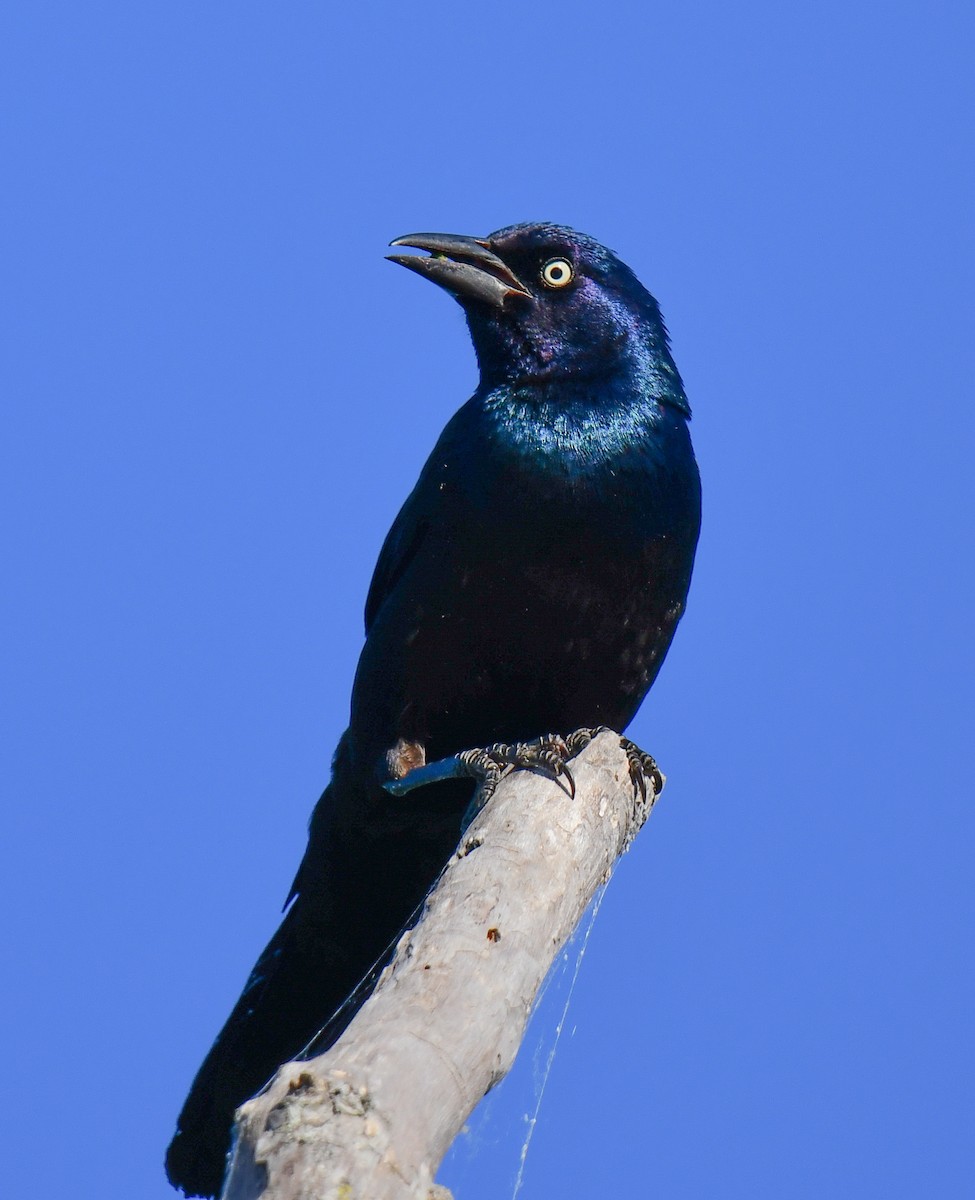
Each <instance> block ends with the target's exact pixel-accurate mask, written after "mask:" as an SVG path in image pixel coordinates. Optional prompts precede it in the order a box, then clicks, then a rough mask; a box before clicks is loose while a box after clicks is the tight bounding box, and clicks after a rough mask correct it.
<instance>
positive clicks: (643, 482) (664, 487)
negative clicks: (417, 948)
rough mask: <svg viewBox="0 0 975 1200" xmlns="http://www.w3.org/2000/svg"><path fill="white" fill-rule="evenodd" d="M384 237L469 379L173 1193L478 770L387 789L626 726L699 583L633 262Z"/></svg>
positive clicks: (446, 838) (224, 1038) (562, 235)
mask: <svg viewBox="0 0 975 1200" xmlns="http://www.w3.org/2000/svg"><path fill="white" fill-rule="evenodd" d="M393 245H394V246H406V247H412V248H415V249H419V250H425V251H429V252H430V253H429V256H428V255H391V256H390V257H391V258H392V261H394V262H397V263H401V264H402V265H403V266H405V267H409V268H410V269H411V270H413V271H416V272H418V273H419V274H421V275H425V276H427V278H429V279H431V280H433V282H434V283H437V284H439V285H440V286H441V287H443V288H445V289H446V290H447V291H448V292H450V293H452V294H453V295H454V296H455V297H456V299H457V300H458V301H459V302H460V304H461V305H462V306H463V308H464V312H465V314H466V317H467V323H468V326H469V328H470V333H471V338H472V340H473V343H474V349H475V351H476V353H477V361H478V366H479V368H480V376H481V378H480V383H479V385H478V388H477V391H476V392H475V393H474V395H473V396H472V397H471V399H470V400H469V401H468V402H467V403H466V404H465V405H464V406H463V408H461V409H460V411H459V412H458V413H457V414H456V415H455V416H454V417H453V419H452V420H451V421H450V422H449V423H448V425H447V427H446V429H445V430H444V432H443V434H442V435H441V437H440V440H439V441H438V442H437V445H436V446H435V448H434V450H433V453H432V454H431V456H430V458H429V460H428V461H427V464H426V466H425V467H424V468H423V471H422V472H421V474H420V478H419V481H418V482H417V485H416V487H415V488H414V489H413V491H412V493H411V494H410V496H409V497H408V498H407V500H406V503H405V504H404V505H403V508H402V510H401V511H400V513H399V516H398V517H397V518H396V520H395V522H394V523H393V527H392V529H391V530H390V532H389V534H388V536H387V538H386V542H385V544H384V546H383V548H382V552H381V553H380V556H379V562H378V564H377V566H376V570H375V574H374V576H373V580H372V585H371V587H370V589H369V595H368V599H367V600H366V641H365V645H364V647H363V650H362V656H361V658H360V660H359V666H358V669H357V671H356V677H355V684H354V687H353V691H352V706H351V717H350V721H349V728H348V729H347V731H346V732H345V734H344V735H343V736H342V739H341V741H340V742H339V746H338V749H337V751H336V754H335V759H334V762H333V768H332V779H331V782H330V783H329V785H328V787H327V788H326V790H325V793H324V794H323V796H322V797H321V799H320V800H319V802H318V804H317V806H316V808H315V811H314V813H313V814H312V818H311V825H310V831H309V839H308V848H307V850H306V852H305V856H304V859H303V860H302V863H301V865H300V867H299V868H298V874H297V876H296V878H295V881H294V884H293V886H292V889H291V894H290V896H289V897H288V902H289V903H290V905H291V907H290V908H289V909H288V911H287V914H286V916H285V918H284V921H283V922H282V924H281V927H280V929H279V930H278V932H277V933H276V934H275V935H274V937H273V938H272V939H271V942H270V944H269V945H268V947H267V948H266V949H265V951H264V953H263V954H262V955H261V957H260V959H259V960H258V962H257V965H256V966H255V967H254V970H253V973H252V974H251V977H250V979H249V980H248V983H247V986H246V987H245V989H244V992H243V995H242V996H241V998H240V1000H239V1001H238V1002H237V1006H236V1007H235V1008H234V1010H233V1012H232V1013H231V1015H230V1018H229V1019H228V1021H227V1023H226V1025H225V1026H224V1028H223V1031H222V1032H221V1033H220V1035H219V1037H218V1038H217V1040H216V1042H215V1043H214V1045H213V1048H212V1049H211V1050H210V1053H209V1054H208V1056H207V1058H206V1060H205V1062H204V1063H203V1066H202V1067H201V1068H200V1070H199V1073H198V1074H197V1076H196V1079H195V1081H194V1083H193V1087H192V1089H191V1091H190V1094H189V1097H188V1098H187V1101H186V1104H185V1105H184V1107H183V1111H182V1113H181V1114H180V1117H179V1122H178V1128H177V1133H176V1136H175V1137H174V1139H173V1141H172V1143H171V1145H170V1147H169V1152H168V1155H167V1160H166V1167H167V1172H168V1175H169V1178H170V1180H171V1181H172V1183H173V1184H175V1185H177V1186H179V1187H181V1188H183V1190H184V1191H185V1192H186V1193H187V1194H188V1195H203V1196H209V1195H214V1194H215V1193H217V1192H218V1191H219V1189H220V1186H221V1181H222V1177H223V1174H224V1168H225V1161H226V1154H227V1151H228V1148H229V1141H230V1131H231V1127H232V1123H233V1113H234V1109H235V1108H236V1107H237V1106H238V1105H240V1104H241V1103H242V1102H243V1101H244V1100H246V1099H248V1098H249V1097H250V1096H251V1095H253V1094H254V1093H255V1092H257V1091H258V1090H259V1089H260V1087H261V1086H262V1085H263V1084H264V1083H265V1082H266V1080H267V1079H268V1078H269V1076H271V1075H272V1074H273V1072H274V1071H275V1069H276V1068H277V1067H278V1066H279V1065H280V1064H281V1063H283V1062H285V1061H287V1060H288V1059H291V1058H294V1057H295V1056H297V1055H298V1054H299V1053H300V1052H301V1051H302V1049H303V1048H304V1047H305V1046H306V1045H307V1043H308V1042H309V1041H310V1040H311V1039H313V1038H314V1037H315V1036H316V1034H318V1033H319V1031H320V1030H321V1029H322V1027H323V1026H326V1025H327V1023H328V1022H329V1020H330V1018H332V1017H333V1014H335V1013H336V1012H337V1011H338V1010H342V1012H341V1013H340V1015H339V1017H338V1018H337V1020H336V1021H333V1023H332V1026H331V1028H330V1030H329V1033H328V1034H327V1035H326V1036H325V1037H324V1038H321V1039H319V1040H320V1041H322V1042H327V1041H328V1040H334V1038H335V1037H336V1036H337V1035H338V1033H339V1032H340V1031H341V1028H342V1027H343V1026H344V1024H347V1021H348V1019H349V1018H350V1015H351V1011H352V1008H353V1006H351V1005H347V1006H346V1008H345V1009H343V1003H344V1002H345V1001H346V1000H347V998H348V997H349V995H350V993H352V992H353V991H354V989H356V986H357V984H358V983H359V982H360V980H362V979H363V977H364V976H366V975H367V974H368V972H369V971H370V968H371V967H373V965H374V964H375V963H376V961H377V960H380V959H382V957H383V955H384V954H386V953H388V951H389V948H390V946H391V943H392V942H393V941H394V939H395V938H396V936H397V934H398V933H399V932H400V931H401V930H402V929H403V927H404V926H405V925H407V924H408V923H409V922H410V920H411V919H412V917H413V915H414V913H415V910H416V908H417V906H418V905H419V904H420V903H421V902H422V900H423V897H424V896H425V895H426V893H427V891H428V890H429V888H430V886H431V885H432V884H433V882H434V881H435V880H436V878H437V876H438V875H439V873H440V871H441V870H442V868H443V866H444V864H445V863H446V861H447V859H448V858H449V857H450V855H451V853H452V852H453V850H454V849H455V847H456V844H457V841H458V837H459V834H460V829H461V821H462V816H463V813H464V810H465V808H466V806H467V804H468V802H469V800H470V797H471V789H472V785H471V783H470V781H469V780H468V781H466V782H465V781H464V780H460V779H449V780H447V781H446V782H439V783H426V782H424V783H423V785H422V786H419V787H417V788H416V789H415V790H413V791H411V792H410V795H409V796H408V797H406V798H394V797H392V796H390V794H389V792H388V791H387V790H386V788H385V787H384V784H389V783H390V781H391V780H395V779H398V778H400V777H401V776H403V775H405V774H406V773H407V772H408V771H409V770H410V769H411V768H413V767H422V765H423V764H424V763H433V762H435V761H438V760H443V759H448V758H450V757H451V756H453V755H456V754H458V753H459V752H461V751H463V750H466V749H468V748H471V747H480V746H487V745H490V744H491V743H497V742H509V743H513V742H518V741H524V740H526V739H529V738H533V737H536V736H539V735H542V734H545V733H546V732H547V731H550V730H557V731H559V732H560V733H569V732H570V731H573V730H576V729H578V728H580V727H594V726H600V725H608V726H610V727H612V728H613V729H616V730H620V731H622V730H623V729H625V728H626V726H627V725H628V724H629V722H630V721H631V719H632V718H633V716H634V714H635V713H636V711H637V708H638V707H639V705H640V702H641V701H642V699H643V697H644V696H645V694H646V692H647V689H648V688H649V687H650V685H651V684H652V683H653V681H654V678H655V677H656V675H657V672H658V671H659V669H660V665H661V663H662V662H663V659H664V655H665V654H666V653H667V649H668V647H669V646H670V643H671V639H672V638H673V636H674V630H675V628H676V626H677V622H678V621H679V619H680V617H681V614H682V613H683V611H684V603H685V599H686V596H687V589H688V585H689V584H690V579H691V569H692V566H693V562H694V552H695V547H696V545H697V537H698V530H699V526H700V513H701V493H700V481H699V477H698V471H697V466H696V464H695V461H694V453H693V450H692V449H691V442H690V436H689V434H688V429H687V421H688V418H689V417H690V409H689V407H688V403H687V399H686V397H685V395H684V388H683V385H682V383H681V378H680V375H679V374H678V371H677V368H676V366H675V365H674V361H673V358H672V357H671V353H670V347H669V341H668V337H667V331H666V329H665V327H664V323H663V320H662V318H661V315H660V310H659V308H658V306H657V302H656V300H654V298H653V297H652V296H651V295H650V293H649V292H647V291H646V289H645V288H644V287H643V286H642V285H641V284H640V283H639V281H638V280H637V278H636V276H635V275H634V274H633V273H632V271H630V269H629V268H628V267H626V266H625V265H624V264H623V263H622V262H620V261H619V259H618V258H616V257H615V256H614V255H613V254H612V253H611V252H610V251H609V250H607V249H605V247H603V246H601V245H599V243H598V242H596V241H594V240H593V239H592V238H590V237H587V236H585V235H584V234H580V233H577V232H575V231H573V230H571V229H568V228H565V227H563V226H559V225H513V226H510V227H509V228H506V229H501V230H499V231H498V232H497V233H493V234H491V235H490V236H489V237H487V238H483V239H481V238H470V237H460V236H455V235H447V234H415V235H412V236H409V237H403V238H399V239H397V241H395V242H393ZM427 775H429V772H427ZM417 778H419V779H424V778H425V777H424V775H423V774H422V772H421V773H418V775H417ZM407 783H409V781H407ZM319 1048H323V1047H319Z"/></svg>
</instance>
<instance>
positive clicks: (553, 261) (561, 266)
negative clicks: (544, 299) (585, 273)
mask: <svg viewBox="0 0 975 1200" xmlns="http://www.w3.org/2000/svg"><path fill="white" fill-rule="evenodd" d="M571 280H572V263H570V262H569V260H568V259H567V258H550V259H549V260H548V262H547V263H546V264H545V266H544V267H542V283H544V284H545V286H546V287H550V288H561V287H565V285H566V284H567V283H570V282H571Z"/></svg>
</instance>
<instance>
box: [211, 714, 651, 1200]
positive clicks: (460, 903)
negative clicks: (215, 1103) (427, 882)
mask: <svg viewBox="0 0 975 1200" xmlns="http://www.w3.org/2000/svg"><path fill="white" fill-rule="evenodd" d="M571 770H572V773H573V776H574V778H575V785H576V794H575V797H574V798H572V797H570V796H569V795H568V793H567V791H566V789H565V787H564V785H562V784H559V783H557V782H554V781H553V780H551V779H547V778H545V777H543V776H541V775H537V774H532V773H528V772H524V771H519V772H515V773H513V774H511V775H509V776H508V777H507V778H506V779H504V780H503V781H502V783H501V785H500V787H499V788H498V790H497V792H496V793H495V795H494V797H493V798H492V800H491V802H490V803H489V804H488V805H487V806H486V807H485V808H484V810H483V811H482V812H481V813H480V814H479V816H478V817H477V819H476V820H475V821H474V823H473V824H472V825H471V826H470V828H469V829H468V830H467V832H466V834H465V835H464V838H463V841H462V843H461V845H460V846H459V848H458V851H457V854H456V855H455V857H454V858H453V860H452V861H451V863H450V865H449V867H448V869H447V870H446V871H445V873H444V875H443V877H442V878H441V880H440V882H439V883H438V885H437V887H436V888H435V889H434V891H433V892H432V893H431V895H430V897H429V899H428V900H427V904H426V907H425V910H424V913H423V916H422V918H421V920H420V921H419V923H418V924H417V925H416V927H415V928H414V929H411V930H410V931H409V932H407V933H406V934H404V935H403V937H402V938H401V940H400V943H399V945H398V947H397V949H396V954H395V957H394V958H393V961H392V962H391V963H390V965H389V967H388V968H387V969H386V971H385V972H384V974H383V976H382V978H381V980H380V982H379V984H378V985H377V987H376V989H375V992H374V993H373V995H372V996H371V997H370V999H369V1000H368V1001H367V1002H366V1004H365V1005H364V1006H363V1008H362V1011H361V1012H360V1013H359V1014H358V1016H357V1017H356V1019H355V1020H354V1021H353V1022H352V1024H351V1025H350V1026H349V1028H348V1029H347V1030H346V1031H345V1033H344V1034H343V1035H342V1036H341V1038H340V1039H339V1040H338V1041H337V1042H336V1043H335V1045H334V1046H333V1047H332V1048H331V1049H330V1050H328V1051H327V1052H326V1053H325V1054H322V1055H321V1056H320V1057H318V1058H315V1059H312V1060H310V1061H308V1062H300V1063H286V1064H285V1065H284V1066H283V1067H282V1068H281V1069H280V1071H278V1073H277V1075H276V1077H275V1079H274V1081H273V1083H272V1084H271V1086H270V1087H269V1089H268V1090H267V1091H266V1092H265V1093H264V1094H262V1095H260V1096H258V1097H257V1098H256V1099H254V1100H250V1101H249V1102H248V1103H247V1104H245V1105H243V1106H242V1107H241V1109H240V1110H239V1112H238V1118H239V1121H238V1127H237V1128H238V1131H239V1136H238V1138H237V1142H236V1148H235V1151H234V1155H233V1159H232V1162H231V1168H230V1172H229V1175H228V1179H227V1183H226V1186H225V1188H224V1192H223V1197H224V1200H257V1198H258V1197H261V1198H262V1200H432V1198H433V1197H441V1198H443V1197H449V1193H448V1192H447V1191H446V1190H445V1189H442V1188H437V1187H436V1186H435V1185H434V1184H433V1177H434V1173H435V1171H436V1169H437V1167H438V1165H439V1163H440V1160H441V1159H442V1157H443V1155H444V1154H445V1153H446V1151H447V1149H448V1147H449V1146H450V1143H451V1141H452V1140H453V1138H454V1137H455V1135H456V1134H457V1132H458V1130H459V1129H460V1128H461V1126H462V1125H463V1123H464V1121H465V1120H466V1119H467V1117H468V1115H469V1114H470V1112H471V1110H472V1109H473V1108H474V1106H475V1105H476V1104H477V1102H478V1101H479V1100H480V1099H481V1097H482V1096H483V1095H484V1094H485V1093H486V1092H487V1091H488V1090H489V1089H490V1088H491V1087H492V1086H493V1085H494V1084H495V1083H497V1082H498V1081H499V1080H500V1079H501V1078H502V1077H503V1076H504V1075H505V1073H506V1072H507V1071H508V1069H509V1067H510V1066H511V1064H512V1062H513V1061H514V1057H515V1054H516V1052H517V1050H518V1046H519V1044H520V1042H521V1039H522V1036H523V1034H524V1031H525V1025H526V1023H527V1021H528V1017H529V1014H530V1012H531V1007H532V1003H533V1001H534V999H535V995H536V993H537V991H538V989H539V987H540V986H541V984H542V981H543V980H544V978H545V975H546V973H547V972H548V969H549V967H550V966H551V964H552V962H553V961H554V959H555V957H556V955H557V954H558V952H559V950H560V948H561V947H562V945H563V944H564V942H565V941H566V939H567V938H568V937H569V936H570V934H571V933H572V931H573V929H574V928H575V926H576V924H577V922H578V921H579V919H580V917H581V916H582V914H583V913H584V912H585V910H586V907H587V906H588V904H589V902H590V900H591V899H592V898H593V895H594V893H595V892H596V890H597V888H598V887H599V885H600V884H601V883H602V882H603V881H604V880H605V879H606V878H607V877H608V874H609V872H610V870H611V868H612V866H613V864H614V862H615V861H616V859H617V857H618V856H619V855H620V854H622V853H623V851H624V850H625V849H626V848H627V846H628V845H629V844H630V842H631V841H632V839H633V837H634V836H635V835H636V833H637V832H638V831H639V829H640V826H641V825H642V824H643V822H644V820H645V819H646V816H647V812H648V805H647V804H646V803H644V802H643V801H641V799H640V796H639V794H638V793H636V792H635V789H634V786H633V783H632V781H631V779H630V777H629V774H628V765H627V759H626V756H625V754H624V753H623V751H622V750H621V749H620V744H619V739H618V738H617V737H615V736H614V735H613V734H610V733H604V734H601V735H600V736H599V737H598V738H597V739H596V740H595V741H593V742H592V743H591V744H590V745H589V746H588V747H587V748H586V750H584V751H583V753H582V754H580V755H579V756H578V757H577V758H576V759H574V760H573V762H572V764H571ZM391 802H392V801H391ZM398 803H404V804H408V803H409V797H406V798H404V799H403V800H400V801H398Z"/></svg>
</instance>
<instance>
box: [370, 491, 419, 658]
mask: <svg viewBox="0 0 975 1200" xmlns="http://www.w3.org/2000/svg"><path fill="white" fill-rule="evenodd" d="M417 491H419V488H417ZM415 500H416V492H414V493H413V495H411V496H410V498H409V500H407V502H406V503H405V504H404V505H403V507H402V508H401V509H400V512H399V516H398V517H397V518H396V520H395V521H394V522H393V527H392V529H390V531H389V533H387V534H386V540H385V542H383V548H382V550H380V552H379V561H378V562H377V563H376V569H375V570H374V571H373V573H372V583H370V584H369V594H368V595H367V596H366V633H367V634H368V633H369V630H370V629H371V628H372V623H373V621H374V620H375V619H376V614H377V613H378V612H379V610H380V608H382V606H383V603H384V601H385V599H386V597H387V596H388V595H389V594H390V592H392V590H393V589H394V588H395V587H396V584H397V583H398V582H399V580H400V579H401V578H402V576H403V573H404V571H405V570H406V568H407V567H408V566H409V565H410V563H411V562H412V561H413V559H414V558H415V557H416V553H417V551H418V550H419V549H420V546H421V545H422V544H423V542H424V540H425V539H426V536H427V533H428V532H429V530H430V523H431V522H430V517H429V516H428V515H426V514H424V513H422V512H418V511H417V509H418V508H420V506H419V505H418V504H416V503H414V501H415Z"/></svg>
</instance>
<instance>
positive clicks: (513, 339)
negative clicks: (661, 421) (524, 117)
mask: <svg viewBox="0 0 975 1200" xmlns="http://www.w3.org/2000/svg"><path fill="white" fill-rule="evenodd" d="M392 245H393V246H410V247H414V248H416V249H420V250H427V251H429V252H430V256H429V257H426V256H420V255H400V254H397V255H390V257H391V259H392V260H393V261H394V262H397V263H400V264H402V265H403V266H405V267H409V268H410V269H411V270H414V271H416V272H417V273H418V274H421V275H425V276H426V277H427V278H429V279H431V280H432V281H433V282H434V283H437V284H439V285H440V286H441V287H443V288H445V289H446V290H447V291H449V292H450V293H451V294H452V295H453V296H454V297H455V298H456V299H457V300H458V301H459V302H460V304H461V305H462V306H463V308H464V311H465V313H466V315H467V323H468V325H469V327H470V331H471V338H472V340H473V342H474V349H475V351H476V353H477V360H478V365H479V367H480V369H481V383H482V386H486V387H498V386H503V385H513V386H522V385H531V384H535V385H539V384H545V383H556V384H557V383H559V382H568V381H573V382H576V383H585V382H586V381H588V380H594V381H596V380H605V379H607V378H608V377H611V376H614V375H616V374H618V373H621V372H626V373H627V374H628V375H630V376H631V377H634V372H635V377H637V378H639V379H641V380H642V381H644V383H645V386H647V387H648V388H649V389H650V390H652V391H653V392H654V393H655V394H656V395H657V396H658V398H659V399H661V400H663V401H665V402H669V403H671V404H674V405H675V406H676V407H678V408H680V409H682V410H684V411H687V401H686V399H685V398H684V392H683V387H682V386H681V381H680V376H679V375H678V373H677V368H676V366H675V365H674V362H673V359H672V358H671V355H670V348H669V344H668V339H667V331H666V329H665V327H664V323H663V319H662V317H661V315H660V309H659V307H658V305H657V302H656V300H655V299H654V298H653V296H651V295H650V293H649V292H648V291H647V290H646V288H645V287H644V286H643V285H642V284H641V283H640V281H639V280H638V279H637V277H636V276H635V275H634V274H633V272H632V271H631V270H630V268H629V267H627V266H626V265H625V264H624V263H622V262H620V260H619V259H618V258H617V257H616V255H615V254H613V253H612V251H610V250H607V249H606V247H605V246H602V245H600V243H599V242H597V241H595V240H594V239H593V238H591V237H588V236H587V235H586V234H584V233H578V232H577V231H576V230H574V229H569V228H568V227H567V226H564V225H551V224H525V225H509V226H507V227H506V228H504V229H499V230H498V231H497V232H496V233H492V234H489V235H488V236H487V237H486V238H471V237H464V236H460V235H456V234H435V233H418V234H410V235H408V236H406V237H401V238H397V239H396V241H394V242H393V243H392Z"/></svg>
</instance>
